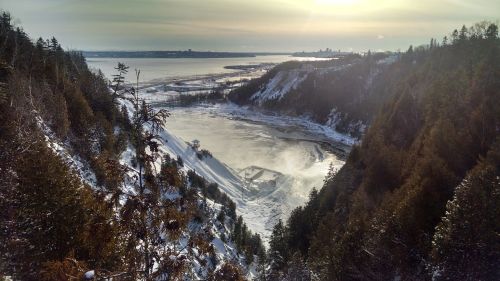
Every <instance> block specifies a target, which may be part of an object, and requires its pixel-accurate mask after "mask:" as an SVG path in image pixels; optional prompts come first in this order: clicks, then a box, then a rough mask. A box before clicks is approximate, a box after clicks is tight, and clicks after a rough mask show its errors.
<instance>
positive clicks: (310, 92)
mask: <svg viewBox="0 0 500 281" xmlns="http://www.w3.org/2000/svg"><path fill="white" fill-rule="evenodd" d="M397 60H398V56H396V55H392V56H388V55H386V54H376V55H368V56H365V57H359V56H354V55H351V56H347V57H345V58H342V59H338V60H331V61H322V62H287V63H284V64H281V65H278V66H277V67H275V68H274V69H272V70H271V71H269V72H268V73H267V74H266V75H264V76H263V77H261V78H259V79H255V80H252V81H250V82H249V83H248V84H247V85H245V86H243V87H241V88H239V89H236V90H234V91H233V92H231V93H230V95H229V99H230V100H231V101H233V102H235V103H237V104H240V105H252V106H255V107H258V108H262V109H266V110H271V111H275V112H279V113H281V114H288V115H294V116H305V117H308V118H310V119H312V120H313V121H315V122H318V123H320V124H324V125H328V126H330V127H332V128H334V129H336V130H337V131H339V132H342V133H347V134H350V135H351V136H355V137H360V136H361V134H362V133H363V132H364V130H365V128H366V126H367V125H368V124H369V123H370V122H371V120H372V117H373V116H374V115H375V114H376V113H377V111H378V109H379V108H380V106H381V105H382V104H383V103H384V102H385V101H387V99H388V98H389V97H390V96H391V93H390V92H389V93H388V92H387V91H385V89H383V88H384V87H385V86H386V85H387V81H385V80H386V79H387V78H388V77H391V76H394V74H395V73H393V72H397V71H398V70H397V69H394V67H393V64H394V63H395V62H396V61H397ZM391 72H392V73H391Z"/></svg>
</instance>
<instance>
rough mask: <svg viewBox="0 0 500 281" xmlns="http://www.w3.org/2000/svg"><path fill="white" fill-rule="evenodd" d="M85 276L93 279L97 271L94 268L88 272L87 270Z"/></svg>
mask: <svg viewBox="0 0 500 281" xmlns="http://www.w3.org/2000/svg"><path fill="white" fill-rule="evenodd" d="M83 277H84V278H85V279H87V280H89V279H93V278H94V277H95V271H94V270H90V271H87V272H85V274H84V275H83Z"/></svg>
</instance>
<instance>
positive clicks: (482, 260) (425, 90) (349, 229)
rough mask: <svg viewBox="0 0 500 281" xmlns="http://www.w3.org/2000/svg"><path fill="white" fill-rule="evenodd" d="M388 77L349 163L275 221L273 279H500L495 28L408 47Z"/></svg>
mask: <svg viewBox="0 0 500 281" xmlns="http://www.w3.org/2000/svg"><path fill="white" fill-rule="evenodd" d="M383 77H388V79H383V80H381V81H378V82H374V83H380V87H382V88H383V89H384V91H385V92H386V93H385V95H386V96H388V97H390V98H388V99H387V102H384V103H382V105H381V107H380V108H379V109H378V111H377V114H376V115H375V116H374V117H373V121H372V123H371V125H370V127H369V129H368V130H367V132H366V134H365V135H364V136H363V137H362V141H361V143H360V144H359V145H357V146H355V147H354V148H353V149H352V151H351V153H350V155H349V156H348V159H347V162H346V164H345V165H344V166H343V167H342V168H341V169H340V170H338V171H333V170H332V171H330V173H329V175H328V176H327V178H326V179H325V184H324V186H323V187H322V188H321V189H320V190H319V191H313V192H312V193H311V194H310V198H309V201H308V202H307V204H306V205H304V206H302V207H299V208H297V209H295V210H294V211H293V212H292V214H291V215H290V218H289V219H288V220H287V221H286V222H281V221H280V223H278V224H277V225H276V226H275V228H274V230H273V235H272V238H271V242H270V249H269V251H268V254H269V266H270V271H269V272H268V276H269V280H498V279H499V278H500V270H499V266H498V265H499V264H500V239H499V237H498V234H499V231H500V220H499V219H498V218H499V217H500V204H499V203H500V181H499V175H500V135H499V132H500V131H499V128H500V114H499V113H500V40H499V38H498V27H497V25H495V24H492V23H486V22H483V23H479V24H476V25H474V26H472V27H469V28H467V27H465V26H463V27H462V28H461V29H460V30H454V31H453V32H452V33H451V35H450V36H449V37H445V38H443V41H442V43H437V42H436V40H435V39H432V40H431V44H429V45H426V46H422V47H417V48H413V47H410V48H409V49H408V51H406V52H405V53H403V54H402V55H401V57H400V59H399V60H397V61H396V62H395V63H394V64H392V65H390V66H389V67H388V68H387V69H386V70H385V71H384V73H383ZM333 93H335V92H333Z"/></svg>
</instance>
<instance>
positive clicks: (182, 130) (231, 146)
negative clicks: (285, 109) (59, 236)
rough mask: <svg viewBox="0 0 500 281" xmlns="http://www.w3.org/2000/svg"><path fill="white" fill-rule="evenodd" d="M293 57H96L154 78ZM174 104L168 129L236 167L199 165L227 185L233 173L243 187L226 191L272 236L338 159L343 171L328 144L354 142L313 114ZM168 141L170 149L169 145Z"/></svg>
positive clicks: (106, 68) (104, 65) (108, 68)
mask: <svg viewBox="0 0 500 281" xmlns="http://www.w3.org/2000/svg"><path fill="white" fill-rule="evenodd" d="M290 59H293V58H291V57H287V56H266V57H257V58H237V59H235V58H232V59H116V58H113V59H91V60H89V63H90V65H91V66H92V67H94V68H100V69H101V70H103V72H104V74H105V75H107V76H110V75H111V74H112V73H113V67H114V66H115V65H116V62H117V61H122V62H124V63H126V64H127V65H129V66H130V68H131V69H134V68H140V69H141V74H142V75H143V76H142V77H143V79H144V80H150V79H159V78H162V79H169V78H172V77H193V76H196V75H201V74H210V73H213V74H220V73H224V72H225V73H230V72H231V71H232V70H228V69H224V66H225V65H242V64H252V63H264V62H275V63H276V62H282V61H286V60H290ZM173 61H175V63H174V62H173ZM132 72H133V70H132ZM144 80H143V81H144ZM201 82H202V83H205V82H204V81H201ZM143 91H144V94H145V95H150V96H148V98H150V100H155V101H161V100H162V98H166V94H167V93H164V92H161V90H160V91H159V92H154V93H151V94H147V93H146V92H145V90H142V91H141V92H143ZM169 110H170V111H171V113H172V115H171V117H170V118H168V120H167V123H166V125H165V126H166V129H167V131H168V133H169V134H171V135H173V136H175V137H176V138H178V139H181V140H182V141H185V142H191V141H193V140H195V139H196V140H199V141H200V144H201V148H202V149H207V150H208V151H210V152H211V154H212V155H213V157H214V158H215V159H216V160H218V162H221V163H222V165H225V166H227V167H228V169H229V171H231V172H229V173H228V172H227V171H226V172H219V171H222V170H224V169H222V170H221V169H218V168H214V169H212V168H213V167H212V166H210V165H211V164H210V163H211V162H213V161H207V160H203V161H207V162H206V163H205V164H195V163H193V165H197V166H199V167H205V168H206V169H208V170H209V171H210V172H209V173H208V174H207V176H209V177H212V178H213V179H215V180H216V181H218V183H219V184H220V185H224V183H225V180H224V179H225V178H226V177H232V178H233V179H234V180H233V181H232V182H233V183H234V182H237V184H236V186H235V185H234V184H231V186H230V185H229V184H228V185H227V186H225V187H223V189H224V190H226V191H227V192H229V194H230V196H232V197H233V200H235V201H236V203H237V206H238V210H237V211H238V213H239V214H242V215H243V217H244V219H245V221H246V223H247V225H248V226H249V227H250V229H252V230H253V231H256V232H257V233H259V234H261V235H262V237H263V238H264V240H265V241H267V239H268V238H269V235H270V233H271V231H272V227H273V226H274V224H275V223H276V222H277V220H278V219H279V218H281V219H284V220H286V219H287V218H288V215H289V214H290V212H291V210H293V209H294V208H295V207H297V206H299V205H302V204H304V203H305V202H306V201H307V198H308V195H309V193H310V191H311V190H312V189H313V188H314V187H316V188H318V189H319V188H321V187H322V185H323V180H324V178H325V176H326V174H327V173H328V169H329V167H330V164H333V167H334V168H336V169H339V168H340V167H341V166H342V165H343V164H344V161H343V160H342V158H341V157H339V156H338V154H336V153H333V152H332V151H334V150H333V149H332V147H331V146H327V145H325V143H330V144H332V143H333V144H334V145H335V144H339V145H338V146H339V147H342V148H343V149H348V147H349V145H350V144H352V140H351V139H349V138H348V137H345V136H343V135H340V134H338V133H336V132H334V131H332V130H331V129H329V128H326V127H324V126H321V125H318V124H315V123H312V122H309V121H307V120H305V119H300V118H291V117H283V116H274V115H266V114H263V113H259V112H253V111H252V110H251V109H245V108H240V107H237V106H235V105H231V104H217V105H204V106H200V105H198V106H191V107H173V108H169ZM341 143H344V144H341ZM165 145H166V146H167V147H168V146H169V143H168V142H167V143H166V144H165ZM172 145H173V144H172ZM178 151H179V150H178ZM184 152H185V151H179V153H184ZM184 156H185V155H184ZM195 160H196V159H195ZM212 164H213V163H212ZM200 172H202V173H203V171H200ZM238 190H240V191H241V197H240V195H239V194H240V191H238ZM243 190H244V191H243Z"/></svg>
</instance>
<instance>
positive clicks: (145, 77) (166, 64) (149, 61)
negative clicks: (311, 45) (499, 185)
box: [87, 55, 312, 82]
mask: <svg viewBox="0 0 500 281" xmlns="http://www.w3.org/2000/svg"><path fill="white" fill-rule="evenodd" d="M311 59H312V58H295V57H291V56H287V55H273V56H256V57H249V58H203V59H202V58H175V59H171V58H87V63H88V65H89V66H90V67H91V68H94V69H101V71H102V72H103V73H104V75H105V76H106V77H107V78H109V79H110V78H111V75H113V74H116V70H115V69H114V68H115V67H116V65H117V64H118V62H122V63H125V65H127V66H129V67H130V68H129V73H128V74H127V76H126V80H127V81H129V82H133V81H135V73H134V69H140V70H141V80H142V81H150V80H153V79H165V78H167V79H168V78H177V77H187V76H189V77H190V76H196V75H204V74H219V73H232V72H236V71H237V70H232V69H225V68H224V66H228V65H247V64H260V63H281V62H285V61H290V60H311Z"/></svg>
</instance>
